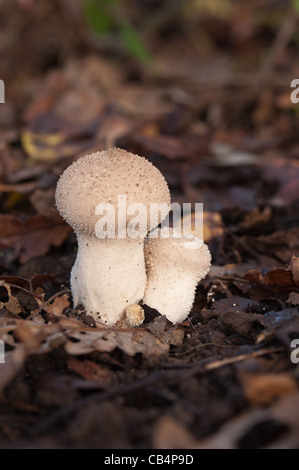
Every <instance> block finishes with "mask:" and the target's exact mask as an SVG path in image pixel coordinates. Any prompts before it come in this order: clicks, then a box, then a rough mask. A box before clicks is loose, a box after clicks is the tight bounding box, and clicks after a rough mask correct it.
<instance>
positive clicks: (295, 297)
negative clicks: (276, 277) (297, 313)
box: [287, 292, 299, 305]
mask: <svg viewBox="0 0 299 470" xmlns="http://www.w3.org/2000/svg"><path fill="white" fill-rule="evenodd" d="M287 303H290V304H292V305H299V294H298V292H291V293H290V295H289V297H288V299H287Z"/></svg>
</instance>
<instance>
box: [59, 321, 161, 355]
mask: <svg viewBox="0 0 299 470" xmlns="http://www.w3.org/2000/svg"><path fill="white" fill-rule="evenodd" d="M68 337H69V338H70V341H68V342H67V343H66V345H65V349H66V352H67V353H68V354H71V355H74V356H80V355H84V354H90V353H91V352H93V351H99V352H112V351H113V350H114V349H116V348H119V349H121V350H122V351H124V352H125V353H126V354H128V356H134V355H135V354H137V353H142V354H143V355H144V356H147V357H148V356H151V355H161V354H162V355H163V354H166V353H167V351H168V350H169V345H168V344H166V343H162V342H161V341H160V340H159V339H158V338H156V337H155V336H154V335H152V334H151V333H149V332H148V331H146V330H145V329H143V328H140V329H123V330H118V329H113V328H110V329H108V330H106V329H104V330H101V331H94V330H87V329H85V330H82V329H81V330H73V331H70V332H68ZM74 340H75V341H76V342H74Z"/></svg>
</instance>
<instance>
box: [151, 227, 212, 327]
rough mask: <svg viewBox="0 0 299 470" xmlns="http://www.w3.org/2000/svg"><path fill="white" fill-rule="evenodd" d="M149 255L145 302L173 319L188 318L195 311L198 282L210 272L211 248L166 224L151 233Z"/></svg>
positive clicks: (173, 321)
mask: <svg viewBox="0 0 299 470" xmlns="http://www.w3.org/2000/svg"><path fill="white" fill-rule="evenodd" d="M167 235H168V238H166V237H167ZM155 237H156V238H155ZM145 259H146V267H147V275H148V282H147V286H146V290H145V296H144V298H143V302H144V304H146V305H148V306H149V307H151V308H154V309H156V310H158V312H159V313H160V314H161V315H165V316H166V317H167V318H168V320H170V321H171V322H172V323H180V322H182V321H184V320H185V319H186V318H187V316H188V314H189V313H190V311H191V308H192V305H193V302H194V299H195V290H196V287H197V284H198V282H199V281H200V280H201V279H203V278H204V277H205V276H206V275H207V274H208V272H209V269H210V265H211V255H210V252H209V248H208V247H207V245H205V244H204V243H203V241H202V240H200V239H199V238H196V237H194V236H193V235H190V236H189V235H188V236H180V233H179V232H178V231H177V230H176V229H167V228H166V227H164V228H162V229H157V230H154V232H153V233H151V234H149V238H148V239H147V240H146V243H145Z"/></svg>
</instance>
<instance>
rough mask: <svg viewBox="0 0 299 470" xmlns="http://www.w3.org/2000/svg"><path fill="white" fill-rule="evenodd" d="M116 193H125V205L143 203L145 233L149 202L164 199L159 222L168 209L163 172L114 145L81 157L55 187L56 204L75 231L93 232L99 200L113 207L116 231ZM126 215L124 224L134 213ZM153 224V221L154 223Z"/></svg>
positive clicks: (97, 217) (143, 159)
mask: <svg viewBox="0 0 299 470" xmlns="http://www.w3.org/2000/svg"><path fill="white" fill-rule="evenodd" d="M119 196H126V207H127V208H128V207H129V206H130V205H132V204H134V203H141V204H143V205H144V206H145V207H146V211H147V224H146V226H145V227H142V230H141V231H143V232H144V233H143V235H141V236H143V237H144V236H145V235H146V233H147V232H148V231H149V230H151V229H153V228H154V227H152V226H151V224H150V210H149V208H150V204H151V203H158V204H162V203H164V204H165V203H166V204H167V206H168V207H166V206H165V207H164V209H162V210H161V213H160V214H159V218H158V219H159V220H158V223H160V222H161V221H162V220H163V219H164V218H165V217H166V215H167V214H168V212H169V209H170V207H169V205H170V192H169V188H168V185H167V183H166V180H165V178H164V176H163V175H162V173H161V172H160V171H159V170H158V169H157V168H156V167H155V166H154V165H152V163H150V162H149V161H148V160H146V159H145V158H143V157H139V156H138V155H134V154H132V153H130V152H127V151H125V150H122V149H118V148H113V149H108V150H104V151H102V152H97V153H94V154H91V155H87V156H86V157H82V158H80V159H79V160H77V161H76V162H74V163H73V164H72V165H70V166H69V167H68V168H67V169H66V170H65V171H64V173H63V174H62V175H61V177H60V179H59V181H58V183H57V189H56V206H57V209H58V210H59V212H60V214H61V215H62V217H63V218H64V219H65V220H66V221H67V222H68V223H69V225H71V226H72V227H73V229H74V230H75V232H77V233H81V234H86V235H90V236H95V234H96V231H95V230H96V224H97V222H98V221H99V215H96V208H97V206H98V205H99V204H111V205H112V206H113V207H114V210H115V219H114V220H115V233H116V235H117V234H118V202H119ZM125 216H126V224H128V223H129V222H130V220H132V218H134V215H133V216H132V215H130V216H128V215H127V214H125ZM155 225H156V224H155Z"/></svg>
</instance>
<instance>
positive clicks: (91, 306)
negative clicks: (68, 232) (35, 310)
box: [71, 236, 146, 325]
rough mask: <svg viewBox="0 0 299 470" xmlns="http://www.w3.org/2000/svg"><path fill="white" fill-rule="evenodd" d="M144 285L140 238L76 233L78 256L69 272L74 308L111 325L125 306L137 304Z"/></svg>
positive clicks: (120, 314)
mask: <svg viewBox="0 0 299 470" xmlns="http://www.w3.org/2000/svg"><path fill="white" fill-rule="evenodd" d="M145 285H146V270H145V262H144V240H143V239H136V240H133V239H105V240H102V239H94V238H91V239H90V238H89V239H88V238H86V236H84V237H80V236H78V255H77V259H76V262H75V264H74V266H73V269H72V273H71V289H72V294H73V302H74V307H77V306H78V305H80V304H81V305H83V307H84V308H85V310H86V312H87V314H88V315H91V316H92V317H93V318H94V319H95V320H97V321H100V322H102V323H105V324H107V325H115V324H116V323H117V322H118V321H119V320H121V319H122V318H123V316H124V313H125V309H126V308H127V307H128V306H129V305H132V304H138V303H139V302H140V300H141V299H142V298H143V295H144V290H145Z"/></svg>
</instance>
